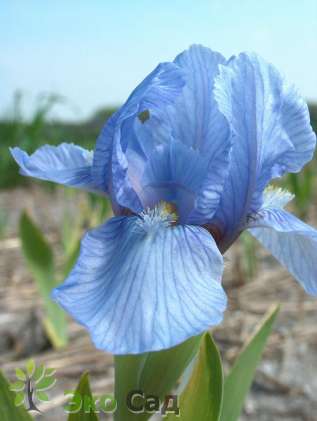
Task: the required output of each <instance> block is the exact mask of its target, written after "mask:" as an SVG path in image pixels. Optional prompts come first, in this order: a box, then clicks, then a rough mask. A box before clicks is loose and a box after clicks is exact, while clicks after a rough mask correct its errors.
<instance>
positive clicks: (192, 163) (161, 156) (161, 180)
mask: <svg viewBox="0 0 317 421" xmlns="http://www.w3.org/2000/svg"><path fill="white" fill-rule="evenodd" d="M207 171H208V159H206V158H205V157H204V156H202V155H201V154H200V153H199V152H198V151H196V150H194V149H192V148H190V147H188V146H187V145H184V144H183V143H181V142H178V141H175V140H174V139H171V141H170V142H169V144H167V145H161V146H158V147H156V148H155V149H154V150H153V153H152V155H151V156H150V157H149V160H148V162H147V165H146V167H145V171H144V174H143V178H142V194H143V195H144V197H143V203H144V204H145V205H146V206H148V207H153V205H155V204H156V203H158V202H159V201H161V200H164V201H166V202H170V203H174V204H175V205H176V207H177V213H178V215H179V217H180V222H182V223H184V222H186V221H187V220H188V216H189V214H190V212H191V211H192V209H193V207H194V206H195V200H196V193H197V191H198V190H199V188H200V186H201V183H202V180H204V179H205V177H206V174H207Z"/></svg>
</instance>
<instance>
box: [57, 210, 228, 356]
mask: <svg viewBox="0 0 317 421" xmlns="http://www.w3.org/2000/svg"><path fill="white" fill-rule="evenodd" d="M151 212H152V213H151ZM162 215H163V214H161V213H160V212H159V211H157V210H153V211H148V212H146V213H144V214H141V215H140V216H138V217H115V218H112V219H110V220H109V221H108V222H107V223H106V224H105V225H103V226H101V227H100V228H97V229H95V230H93V231H91V232H89V233H88V234H87V235H86V236H85V237H84V239H83V241H82V246H81V253H80V256H79V259H78V262H77V264H76V266H75V268H74V269H73V271H72V272H71V274H70V276H69V277H68V279H67V280H66V281H65V283H64V284H63V285H62V286H60V287H58V288H57V289H56V290H55V291H54V294H53V297H54V299H55V300H56V301H57V302H58V303H59V304H60V305H62V306H63V307H64V308H65V309H66V311H68V312H69V313H70V314H71V315H72V316H73V317H74V318H75V319H76V320H77V321H78V322H80V323H82V324H83V325H84V326H86V327H87V329H88V330H89V331H90V334H91V336H92V339H93V341H94V343H95V345H96V346H97V347H98V348H100V349H102V350H106V351H110V352H112V353H114V354H131V353H143V352H147V351H155V350H160V349H163V348H169V347H172V346H174V345H176V344H178V343H181V342H183V341H184V340H186V339H187V338H188V337H190V336H194V335H197V334H199V333H201V332H203V331H204V330H206V329H208V327H209V326H211V325H215V324H218V323H219V322H220V321H221V320H222V317H223V312H224V310H225V307H226V295H225V293H224V291H223V289H222V286H221V283H220V281H221V276H222V270H223V260H222V256H221V254H220V252H219V251H218V249H217V246H216V244H215V242H214V240H213V238H212V237H211V236H210V235H209V233H208V232H207V231H206V230H204V229H203V228H200V227H194V226H181V225H176V226H171V225H170V224H171V220H170V219H169V217H168V216H166V218H164V217H163V216H162Z"/></svg>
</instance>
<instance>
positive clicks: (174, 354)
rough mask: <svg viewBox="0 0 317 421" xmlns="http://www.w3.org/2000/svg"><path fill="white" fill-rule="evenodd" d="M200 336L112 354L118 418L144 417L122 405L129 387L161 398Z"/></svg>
mask: <svg viewBox="0 0 317 421" xmlns="http://www.w3.org/2000/svg"><path fill="white" fill-rule="evenodd" d="M199 343H200V336H195V337H193V338H190V339H188V340H187V341H186V342H184V343H182V344H180V345H178V346H176V347H174V348H170V349H167V350H163V351H159V352H150V353H145V354H140V355H120V356H119V355H118V356H115V398H116V399H117V403H118V409H117V411H116V412H115V415H114V419H115V420H118V421H124V420H125V419H127V420H134V419H138V420H147V419H148V418H149V417H150V414H145V413H143V414H132V413H131V412H129V411H128V408H127V405H126V399H127V395H128V393H129V392H131V390H142V391H143V392H144V393H145V394H146V395H150V394H153V395H155V396H157V397H159V398H161V399H162V398H163V397H164V396H165V395H166V394H168V393H169V392H170V391H171V389H172V388H173V387H174V386H175V385H176V382H177V381H178V379H179V377H180V376H181V375H182V373H183V371H184V369H185V368H186V367H187V366H188V364H189V363H190V362H191V361H192V359H193V358H194V356H195V355H196V353H197V350H198V349H199Z"/></svg>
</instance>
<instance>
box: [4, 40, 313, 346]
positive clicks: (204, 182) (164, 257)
mask: <svg viewBox="0 0 317 421" xmlns="http://www.w3.org/2000/svg"><path fill="white" fill-rule="evenodd" d="M315 141H316V139H315V134H314V133H313V131H312V128H311V126H310V121H309V113H308V109H307V105H306V103H305V102H304V100H303V99H302V98H301V97H300V95H299V94H298V92H297V91H296V90H295V89H294V87H292V86H289V85H287V84H286V82H285V81H284V80H283V78H282V77H281V75H280V74H279V72H278V71H277V70H276V69H275V68H274V67H273V66H272V65H271V64H269V63H267V62H265V61H264V60H262V59H261V58H260V57H258V56H257V55H255V54H246V53H243V54H240V55H239V56H237V57H232V58H231V59H230V60H226V59H225V58H224V57H223V56H222V55H221V54H219V53H216V52H213V51H211V50H210V49H208V48H205V47H202V46H192V47H191V48H190V49H189V50H187V51H185V52H183V53H182V54H180V55H179V56H177V57H176V59H175V60H174V62H172V63H163V64H160V65H159V66H158V67H157V68H156V69H155V70H154V71H153V72H152V73H151V74H150V75H149V76H147V78H146V79H145V80H144V81H143V82H142V83H141V84H140V85H139V86H138V87H137V88H136V89H135V90H134V91H133V92H132V94H131V95H130V97H129V98H128V100H127V102H126V103H125V104H124V105H123V106H122V107H121V108H120V109H119V110H118V111H117V112H116V113H115V114H114V115H113V116H112V117H111V118H110V119H109V120H108V122H107V123H106V125H105V127H104V128H103V130H102V132H101V134H100V136H99V137H98V140H97V144H96V148H95V150H94V152H93V153H92V152H89V151H86V150H84V149H83V148H81V147H79V146H75V145H73V144H65V143H64V144H61V145H60V146H58V147H54V146H44V147H41V148H40V149H38V150H37V151H36V152H35V153H34V154H32V155H30V156H29V155H28V154H27V153H25V152H24V151H22V150H21V149H19V148H13V149H12V151H11V152H12V154H13V156H14V158H15V160H16V161H17V162H18V164H19V165H20V167H21V173H22V174H24V175H27V176H32V177H37V178H40V179H43V180H50V181H55V182H57V183H62V184H66V185H68V186H72V187H78V188H82V189H85V190H88V191H94V192H98V193H100V194H101V195H104V196H108V197H109V198H110V199H111V203H112V207H113V211H114V214H115V216H114V217H113V218H111V219H110V220H108V221H107V222H106V223H105V224H104V225H102V226H101V227H99V228H96V229H93V230H92V231H90V232H88V233H87V234H86V235H85V236H84V238H83V240H82V244H81V252H80V256H79V258H78V261H77V263H76V265H75V267H74V268H73V270H72V272H71V273H70V275H69V277H68V278H67V279H66V281H65V283H64V284H63V285H61V286H60V287H58V288H57V289H55V290H54V292H53V297H54V299H55V300H56V301H57V302H58V303H59V304H60V305H61V306H62V307H64V308H65V309H66V311H68V312H69V313H70V314H71V315H72V316H73V318H74V319H76V320H77V321H78V322H80V323H81V324H83V325H84V326H86V328H87V329H88V330H89V332H90V333H91V336H92V339H93V341H94V343H95V345H96V346H97V347H98V348H100V349H103V350H107V351H110V352H112V353H114V354H129V353H142V352H146V351H155V350H160V349H163V348H169V347H172V346H174V345H176V344H178V343H181V342H182V341H184V340H185V339H187V338H189V337H191V336H194V335H197V334H199V333H201V332H203V331H205V330H207V329H208V328H209V327H210V326H213V325H217V324H218V323H220V322H221V320H222V318H223V313H224V311H225V308H226V303H227V299H226V294H225V292H224V290H223V288H222V285H221V278H222V272H223V257H222V255H223V254H224V252H225V251H226V250H227V249H228V247H230V245H231V244H232V243H233V242H234V240H235V239H236V238H237V237H238V236H239V234H240V233H241V232H242V231H243V230H246V229H247V230H249V231H250V232H251V234H253V235H254V236H255V237H256V238H257V239H258V240H259V241H260V242H261V243H262V244H263V245H264V246H265V247H266V248H267V249H269V250H270V251H271V253H272V254H273V255H274V256H275V257H276V258H277V259H278V260H279V261H280V262H281V263H282V265H284V266H285V267H287V268H288V270H289V271H290V272H291V273H292V274H293V275H294V277H295V278H296V279H297V280H298V281H299V282H300V283H301V284H302V286H303V287H304V288H305V290H306V291H307V292H308V293H309V294H312V295H317V265H316V257H317V231H316V230H315V229H313V228H311V227H309V226H308V225H306V224H305V223H303V222H301V221H300V220H298V219H297V218H296V217H295V216H292V215H291V214H289V213H288V212H287V211H285V210H284V206H285V205H286V203H287V202H288V201H289V200H290V199H291V195H290V194H289V193H287V192H284V191H282V190H274V189H272V188H270V187H269V188H268V189H267V187H268V184H269V183H270V182H271V180H272V179H274V178H277V177H281V176H282V175H284V174H285V173H287V172H298V171H300V169H301V168H302V167H303V166H304V165H305V164H306V163H307V162H308V161H309V160H310V159H311V158H312V156H313V151H314V148H315Z"/></svg>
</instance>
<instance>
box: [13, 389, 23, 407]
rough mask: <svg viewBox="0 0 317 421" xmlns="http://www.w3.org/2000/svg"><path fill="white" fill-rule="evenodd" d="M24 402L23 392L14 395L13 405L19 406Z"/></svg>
mask: <svg viewBox="0 0 317 421" xmlns="http://www.w3.org/2000/svg"><path fill="white" fill-rule="evenodd" d="M23 403H24V393H23V392H19V393H17V394H16V395H15V399H14V405H15V406H20V405H22V404H23Z"/></svg>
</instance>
